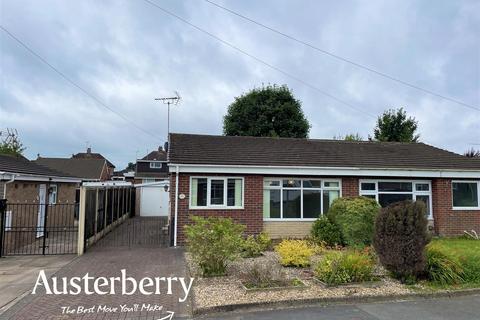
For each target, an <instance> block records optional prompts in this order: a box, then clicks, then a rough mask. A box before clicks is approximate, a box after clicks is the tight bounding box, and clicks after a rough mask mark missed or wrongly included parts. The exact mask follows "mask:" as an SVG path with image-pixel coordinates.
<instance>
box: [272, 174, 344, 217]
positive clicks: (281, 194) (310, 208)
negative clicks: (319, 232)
mask: <svg viewBox="0 0 480 320" xmlns="http://www.w3.org/2000/svg"><path fill="white" fill-rule="evenodd" d="M341 189H342V188H341V180H339V179H325V180H324V179H313V178H312V179H303V178H302V179H300V178H265V179H264V182H263V220H265V221H268V220H273V221H275V220H293V221H295V220H315V219H317V218H318V217H319V216H321V215H322V214H326V213H327V212H328V210H329V208H330V206H331V204H332V202H333V200H335V199H337V198H339V197H341Z"/></svg>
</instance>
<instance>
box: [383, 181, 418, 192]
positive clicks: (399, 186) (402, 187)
mask: <svg viewBox="0 0 480 320" xmlns="http://www.w3.org/2000/svg"><path fill="white" fill-rule="evenodd" d="M378 190H379V191H405V192H409V191H412V183H411V182H394V181H393V182H379V183H378Z"/></svg>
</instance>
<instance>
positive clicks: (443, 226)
mask: <svg viewBox="0 0 480 320" xmlns="http://www.w3.org/2000/svg"><path fill="white" fill-rule="evenodd" d="M209 175H210V176H211V174H205V175H203V174H195V176H209ZM190 176H191V175H190V174H180V176H179V190H178V194H179V195H180V194H183V195H185V198H184V199H181V200H180V199H178V201H179V202H178V224H177V225H178V226H179V227H178V231H177V232H178V235H177V243H178V244H179V245H182V244H184V241H185V237H184V234H183V226H184V225H186V224H189V223H190V222H191V220H190V216H192V215H198V216H209V215H215V216H222V217H230V218H232V219H234V220H235V221H237V222H239V223H242V224H245V225H246V226H247V233H249V234H256V233H259V232H260V231H262V230H263V178H264V176H262V175H241V176H242V177H244V179H245V191H244V197H245V199H244V209H229V210H225V209H221V210H215V209H200V210H199V209H189V201H190V199H189V190H190ZM228 176H230V175H228ZM369 179H378V178H374V177H371V178H369ZM389 179H392V178H389ZM402 180H405V178H402ZM427 180H431V182H432V204H433V206H432V209H433V217H434V231H435V233H436V234H438V235H441V236H455V235H461V234H463V231H464V230H472V229H474V230H475V231H477V232H478V233H480V210H453V208H452V183H451V179H427ZM170 183H171V184H170V190H171V192H170V197H171V199H170V200H171V201H170V203H171V214H172V216H173V215H174V212H175V211H174V210H175V175H174V174H173V175H171V177H170ZM358 195H359V178H358V177H343V178H342V196H343V197H352V196H358Z"/></svg>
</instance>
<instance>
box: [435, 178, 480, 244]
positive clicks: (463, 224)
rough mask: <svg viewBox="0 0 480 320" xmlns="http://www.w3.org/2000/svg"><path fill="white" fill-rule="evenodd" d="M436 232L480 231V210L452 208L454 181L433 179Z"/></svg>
mask: <svg viewBox="0 0 480 320" xmlns="http://www.w3.org/2000/svg"><path fill="white" fill-rule="evenodd" d="M432 202H433V218H434V220H435V226H434V227H435V233H436V234H438V235H441V236H456V235H462V234H463V231H464V230H468V231H470V230H472V229H473V230H475V231H476V232H477V233H480V210H453V209H452V181H451V180H450V179H434V180H432Z"/></svg>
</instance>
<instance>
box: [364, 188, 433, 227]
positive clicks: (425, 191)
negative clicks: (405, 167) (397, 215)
mask: <svg viewBox="0 0 480 320" xmlns="http://www.w3.org/2000/svg"><path fill="white" fill-rule="evenodd" d="M360 195H361V196H364V197H367V198H372V199H375V200H377V202H378V203H379V204H380V205H381V206H382V207H386V206H388V205H389V204H391V203H394V202H398V201H403V200H412V201H423V202H424V203H425V205H426V206H427V218H428V219H433V212H432V184H431V182H430V181H428V180H425V181H420V180H418V181H416V180H415V181H412V180H360Z"/></svg>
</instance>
